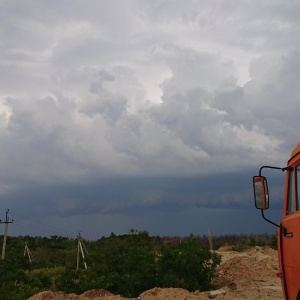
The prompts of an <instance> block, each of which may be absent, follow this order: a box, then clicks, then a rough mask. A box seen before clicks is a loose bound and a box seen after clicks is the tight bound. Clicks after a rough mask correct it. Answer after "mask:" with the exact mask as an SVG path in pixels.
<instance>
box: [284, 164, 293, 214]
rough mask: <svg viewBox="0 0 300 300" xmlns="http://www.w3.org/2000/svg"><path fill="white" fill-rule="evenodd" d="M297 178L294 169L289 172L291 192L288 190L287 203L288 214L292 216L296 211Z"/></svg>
mask: <svg viewBox="0 0 300 300" xmlns="http://www.w3.org/2000/svg"><path fill="white" fill-rule="evenodd" d="M294 187H295V176H294V169H291V170H290V171H289V190H288V203H287V210H286V214H287V215H289V214H292V213H293V212H294V210H295V197H294V190H295V188H294Z"/></svg>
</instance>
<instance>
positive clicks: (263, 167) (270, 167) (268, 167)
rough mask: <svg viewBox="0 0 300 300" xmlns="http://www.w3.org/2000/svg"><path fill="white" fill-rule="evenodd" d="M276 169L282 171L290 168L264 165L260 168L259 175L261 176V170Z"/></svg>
mask: <svg viewBox="0 0 300 300" xmlns="http://www.w3.org/2000/svg"><path fill="white" fill-rule="evenodd" d="M265 168H266V169H276V170H281V171H285V170H287V169H288V167H287V168H279V167H272V166H262V167H261V168H260V169H259V176H261V171H262V169H265Z"/></svg>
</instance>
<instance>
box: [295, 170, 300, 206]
mask: <svg viewBox="0 0 300 300" xmlns="http://www.w3.org/2000/svg"><path fill="white" fill-rule="evenodd" d="M296 170H297V172H296V174H297V177H296V210H297V211H299V210H300V208H299V198H300V165H299V166H297V168H296Z"/></svg>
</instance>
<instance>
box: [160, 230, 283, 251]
mask: <svg viewBox="0 0 300 300" xmlns="http://www.w3.org/2000/svg"><path fill="white" fill-rule="evenodd" d="M195 238H196V239H197V240H198V241H199V242H200V243H201V244H202V245H205V246H207V247H211V246H210V241H209V240H210V239H211V243H212V249H213V250H218V249H219V248H221V247H223V246H232V250H236V251H244V250H246V249H248V248H250V247H255V246H260V247H270V248H273V249H277V235H276V234H268V233H264V234H254V233H253V234H227V235H221V236H213V235H211V236H208V235H198V236H195ZM162 239H163V241H164V242H165V243H180V241H182V240H184V239H185V238H184V237H183V238H182V237H179V236H168V237H163V238H162Z"/></svg>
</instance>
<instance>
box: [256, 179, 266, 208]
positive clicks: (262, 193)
mask: <svg viewBox="0 0 300 300" xmlns="http://www.w3.org/2000/svg"><path fill="white" fill-rule="evenodd" d="M253 190H254V201H255V207H256V208H257V209H268V208H269V191H268V183H267V179H266V178H265V177H264V176H254V177H253Z"/></svg>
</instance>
